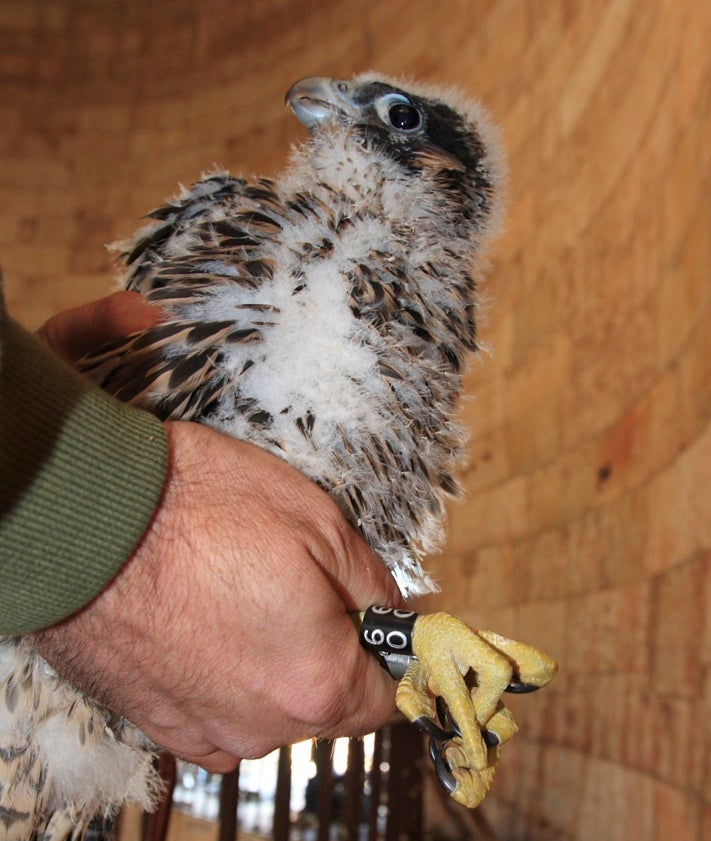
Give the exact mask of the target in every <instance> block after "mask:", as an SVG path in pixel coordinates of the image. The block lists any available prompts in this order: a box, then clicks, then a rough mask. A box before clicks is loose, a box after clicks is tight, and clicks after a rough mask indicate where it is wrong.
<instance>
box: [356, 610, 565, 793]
mask: <svg viewBox="0 0 711 841" xmlns="http://www.w3.org/2000/svg"><path fill="white" fill-rule="evenodd" d="M361 622H362V625H361V641H362V642H363V644H364V645H365V646H366V647H367V648H369V649H370V650H372V651H374V652H375V653H376V654H378V655H379V656H381V657H382V658H383V660H384V662H385V664H386V666H387V667H388V668H389V669H390V671H391V672H393V668H392V666H393V665H394V666H395V667H396V668H398V669H399V670H400V673H399V674H396V676H397V677H400V676H401V675H402V679H401V681H400V685H399V686H398V690H397V705H398V708H399V709H400V711H401V712H402V713H403V714H404V715H405V716H406V717H407V718H409V719H410V721H413V722H414V723H416V724H418V725H419V726H420V727H422V729H424V730H425V731H426V732H428V733H429V734H430V737H431V741H430V751H431V754H432V758H433V760H434V762H435V767H436V769H437V774H438V777H439V778H440V781H441V782H442V783H443V785H444V786H445V787H446V788H447V789H448V790H449V791H450V793H451V794H452V797H453V798H454V799H455V800H457V801H458V802H460V803H464V804H465V805H467V806H469V807H474V806H477V805H478V804H479V803H480V802H481V801H482V800H483V798H484V797H485V796H486V793H487V791H488V789H489V786H490V785H491V781H492V779H493V774H494V770H495V766H496V762H497V760H498V758H499V751H500V747H501V745H503V744H504V743H505V742H507V741H508V740H509V739H510V738H511V737H512V736H513V735H514V733H515V732H516V729H517V728H516V725H515V723H514V721H513V719H512V718H511V715H510V714H509V712H508V710H507V709H506V708H505V707H504V705H503V704H502V702H501V696H502V695H503V693H504V692H506V691H509V692H530V691H532V690H534V689H538V688H539V687H541V686H545V685H546V684H547V683H548V682H549V681H550V680H551V678H552V677H553V675H554V674H555V672H556V670H557V665H556V663H555V661H554V660H552V659H551V658H550V657H548V655H546V654H544V653H543V652H541V651H538V650H537V649H535V648H532V647H531V646H528V645H524V644H522V643H519V642H515V641H514V640H510V639H507V638H506V637H502V636H501V635H499V634H495V633H493V632H491V631H476V630H473V629H472V628H469V627H468V626H467V625H465V624H464V622H462V621H461V620H459V619H456V618H454V617H453V616H449V615H448V614H446V613H435V614H429V615H420V616H418V615H417V614H415V613H413V612H411V611H402V610H394V609H392V608H382V607H380V608H378V607H373V608H369V609H368V610H367V611H366V612H365V613H364V614H361ZM403 666H404V667H405V671H404V674H402V671H401V669H402V667H403Z"/></svg>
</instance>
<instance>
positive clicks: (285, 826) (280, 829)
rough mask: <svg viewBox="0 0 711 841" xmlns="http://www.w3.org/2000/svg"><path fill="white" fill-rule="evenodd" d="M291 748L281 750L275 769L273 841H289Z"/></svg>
mask: <svg viewBox="0 0 711 841" xmlns="http://www.w3.org/2000/svg"><path fill="white" fill-rule="evenodd" d="M290 803H291V748H290V747H285V748H281V750H280V751H279V764H278V767H277V784H276V795H275V799H274V825H273V828H272V838H273V839H274V841H289V828H290V826H291V813H290Z"/></svg>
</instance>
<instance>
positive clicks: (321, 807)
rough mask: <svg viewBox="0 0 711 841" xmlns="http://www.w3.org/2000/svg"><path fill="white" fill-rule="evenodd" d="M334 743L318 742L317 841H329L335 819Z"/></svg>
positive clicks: (321, 740)
mask: <svg viewBox="0 0 711 841" xmlns="http://www.w3.org/2000/svg"><path fill="white" fill-rule="evenodd" d="M332 751H333V742H331V741H329V740H328V739H320V740H319V741H318V742H316V747H315V751H314V754H315V762H316V774H317V777H318V796H317V805H316V817H317V818H318V835H317V838H316V841H329V829H330V826H331V819H332V818H333V758H332Z"/></svg>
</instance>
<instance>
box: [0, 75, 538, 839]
mask: <svg viewBox="0 0 711 841" xmlns="http://www.w3.org/2000/svg"><path fill="white" fill-rule="evenodd" d="M287 103H288V104H289V106H290V107H291V108H292V110H293V111H294V113H295V114H296V116H297V117H298V118H299V119H300V120H301V122H302V123H304V124H305V125H306V126H307V128H308V129H309V131H310V139H309V141H308V142H307V143H305V144H304V145H303V146H301V147H300V148H297V149H296V150H295V151H294V153H293V156H292V159H291V162H290V165H289V166H288V168H287V169H286V171H285V172H284V173H283V174H282V175H281V176H279V177H278V178H277V179H276V180H270V179H266V178H256V179H247V178H234V177H231V176H230V175H228V174H227V173H223V172H217V173H213V174H210V175H208V176H207V177H205V178H204V179H203V180H201V181H200V182H198V183H197V184H195V185H193V186H192V187H191V188H190V189H187V190H184V191H183V192H182V194H181V195H180V196H179V197H178V198H176V199H174V200H172V201H169V202H168V203H166V204H165V205H164V206H163V207H161V208H159V209H158V210H155V211H154V212H153V213H152V214H151V216H152V222H151V223H150V224H149V225H148V226H147V227H145V228H143V229H141V230H140V231H138V233H137V234H136V235H135V236H134V238H133V239H132V240H130V241H129V242H127V243H124V244H122V245H121V246H120V250H121V256H122V260H123V262H124V264H125V266H126V277H125V285H126V287H127V288H129V289H135V290H138V291H140V292H142V293H143V294H145V295H146V296H147V298H148V299H149V300H150V301H153V302H155V303H156V304H157V305H159V306H160V307H161V308H162V309H163V310H164V311H165V312H166V313H167V320H165V321H163V322H162V323H161V324H160V325H158V326H156V327H154V328H152V329H150V330H148V331H146V332H144V333H141V334H138V335H134V336H130V337H128V338H127V339H124V340H121V341H118V342H114V343H113V344H112V345H110V346H107V347H106V348H104V349H103V350H102V351H101V352H99V353H97V354H95V355H93V356H92V357H91V358H89V359H87V360H85V365H84V367H85V370H86V372H87V374H88V375H89V376H91V377H92V378H93V379H94V380H95V381H96V382H98V383H99V384H101V385H102V386H103V387H104V388H106V389H107V390H108V391H110V392H111V393H113V394H114V395H116V396H117V397H118V398H120V399H122V400H125V401H130V402H132V403H134V404H136V405H138V406H143V407H145V408H147V409H150V410H151V411H153V412H155V413H156V414H157V415H158V416H159V417H161V418H163V419H183V420H193V421H197V422H200V423H205V424H208V425H209V426H211V427H214V428H216V429H219V430H221V431H223V432H226V433H228V434H230V435H233V436H236V437H238V438H243V439H246V440H248V441H251V442H253V443H255V444H258V445H259V446H262V447H264V448H266V449H267V450H270V451H271V452H273V453H276V454H278V455H279V456H281V457H282V458H284V459H286V460H287V461H288V462H290V463H291V464H292V465H294V466H295V467H297V468H299V469H300V470H301V471H303V472H304V473H305V474H306V475H307V476H309V477H311V478H312V479H313V480H315V481H316V482H318V484H319V485H321V486H322V487H323V488H325V489H326V490H327V491H328V492H329V493H330V494H331V495H332V496H333V497H334V498H335V499H336V500H337V502H338V503H339V505H340V507H341V508H342V510H343V511H344V512H345V514H346V516H347V517H348V519H349V520H350V521H351V523H353V525H354V526H356V527H357V528H359V529H360V530H361V532H362V533H363V534H364V536H365V537H366V539H367V540H368V541H369V542H370V544H371V545H372V546H373V548H374V549H375V551H376V552H377V553H378V554H379V555H380V556H381V557H382V559H383V560H384V562H385V563H386V564H387V565H388V567H389V568H390V569H391V570H392V573H393V575H394V576H395V578H396V580H397V582H398V584H399V586H400V588H401V590H402V591H403V593H405V594H406V595H410V594H417V593H423V592H426V591H430V590H432V589H434V585H433V582H432V581H431V579H430V578H429V577H428V576H427V574H426V573H425V572H424V571H423V568H422V565H421V559H422V557H423V556H424V555H425V554H427V553H428V552H431V551H432V550H434V549H435V548H436V547H437V546H438V545H439V542H440V538H441V536H442V522H443V518H444V503H445V500H446V498H447V497H448V496H450V495H452V494H454V493H455V491H456V485H455V480H454V478H453V474H454V471H455V468H456V466H457V462H458V459H459V457H460V448H461V445H462V433H461V431H460V430H459V429H458V428H457V427H456V425H454V424H453V422H452V414H453V411H454V408H455V400H456V397H457V395H458V392H459V390H460V387H461V383H462V366H463V362H464V359H465V356H466V354H467V353H468V352H470V351H474V350H475V349H476V330H475V321H474V315H475V307H476V284H475V280H474V275H473V272H477V271H478V270H479V269H480V263H479V260H480V254H481V251H482V247H483V246H484V245H485V243H486V241H487V240H488V239H489V237H490V235H491V233H492V231H493V230H494V229H495V228H496V225H497V222H498V219H499V216H500V212H501V198H500V187H501V183H502V177H503V165H502V157H501V154H500V152H499V146H498V142H497V139H496V134H495V132H494V130H493V129H492V127H491V125H490V123H489V121H488V119H487V117H486V116H485V115H484V113H483V112H482V110H481V109H480V108H479V107H478V106H476V105H471V104H468V103H466V102H465V101H464V100H462V99H461V98H460V97H458V96H456V95H453V94H452V93H451V92H447V91H444V90H442V89H438V88H428V87H421V86H408V88H407V90H404V89H403V88H402V87H400V86H399V84H398V83H397V82H395V81H393V80H390V79H387V78H384V77H377V76H373V75H368V76H361V77H357V78H356V79H354V80H352V81H334V80H330V79H326V78H313V79H306V80H303V81H301V82H298V83H297V84H296V85H294V86H293V87H292V88H291V90H290V91H289V92H288V94H287ZM497 639H498V640H499V641H501V640H502V639H503V638H497ZM506 642H507V641H503V644H501V645H499V643H497V641H496V640H494V642H493V643H491V644H492V645H493V646H494V648H492V649H491V650H492V651H493V652H494V656H495V657H497V658H498V659H499V660H500V661H501V663H503V665H504V668H503V672H502V674H504V678H503V683H501V685H500V686H499V687H498V689H497V693H499V694H500V692H501V691H502V690H503V687H505V685H506V683H507V681H508V680H509V678H510V677H511V671H512V665H511V664H512V663H514V664H515V662H516V661H515V653H514V654H512V653H511V651H509V650H507V649H506V644H505V643H506ZM497 645H498V648H497ZM526 656H527V655H525V654H524V657H523V660H526ZM522 662H523V661H522ZM468 668H469V666H468V665H466V666H464V667H460V671H461V672H462V674H464V673H465V672H466V670H467V669H468ZM536 668H537V667H534V671H535V669H536ZM526 669H527V666H526V665H525V663H524V664H523V666H522V667H521V668H520V669H519V672H520V673H521V675H523V676H524V677H525V673H526ZM514 671H516V669H515V668H514ZM417 680H418V681H419V682H420V684H422V681H423V680H424V681H425V683H426V679H425V678H423V677H422V675H419V677H418V678H417ZM0 681H1V682H2V686H0V694H1V695H2V697H4V698H5V702H4V704H3V703H0V739H2V741H1V742H0V825H2V827H3V828H4V830H5V833H6V835H5V837H6V838H8V839H30V838H34V837H42V838H46V839H51V841H59V839H63V838H65V837H67V836H69V835H71V836H72V837H81V835H82V834H83V831H84V829H85V828H86V826H87V825H88V823H89V821H90V820H91V818H92V817H93V816H94V815H95V814H104V815H110V814H111V813H113V812H115V811H116V810H117V809H118V808H119V807H120V805H121V804H122V803H123V802H126V801H132V802H136V803H138V804H139V805H141V806H144V807H149V806H150V805H151V802H152V800H153V799H154V796H155V792H156V786H157V781H156V779H155V776H154V772H153V768H152V758H153V756H154V746H152V745H150V744H149V743H148V741H147V740H146V738H145V737H144V736H143V734H142V733H140V731H138V730H137V728H135V727H134V726H133V725H131V724H130V723H129V722H127V721H125V720H123V719H119V718H117V717H116V716H115V715H112V713H111V712H110V711H108V710H106V709H104V708H102V707H100V706H99V705H97V704H95V703H94V702H93V701H91V699H88V698H86V697H85V696H83V695H81V694H79V693H77V692H76V691H75V690H74V689H73V688H72V687H71V686H69V685H68V684H67V683H66V682H65V681H63V680H61V679H60V678H59V677H58V676H57V675H56V674H55V673H54V672H53V670H52V669H51V668H50V667H49V666H48V665H47V664H46V663H45V662H44V661H43V660H42V659H41V658H40V657H39V656H38V655H37V653H36V652H34V650H33V649H32V648H31V646H30V645H29V643H28V642H27V641H26V640H24V639H21V638H13V639H6V640H4V641H3V642H2V646H1V648H0ZM415 682H417V681H415ZM534 682H535V680H534ZM541 682H544V681H543V680H541ZM462 685H463V684H462ZM419 688H420V689H422V686H420V687H419ZM3 690H4V691H3ZM438 691H439V690H438ZM463 691H464V692H465V693H466V692H468V690H466V688H465V689H464V690H463ZM495 694H496V693H495ZM412 697H413V696H410V700H411V698H412ZM467 697H468V696H467ZM497 700H498V694H496V697H495V698H494V697H489V698H488V700H487V705H486V712H485V714H484V713H482V712H481V709H480V708H479V707H476V704H475V705H474V707H473V709H474V712H473V713H472V718H473V719H474V718H475V715H476V716H480V715H481V716H483V718H482V720H479V718H476V721H475V724H476V730H475V735H474V740H475V741H477V747H476V750H475V751H474V753H473V754H471V755H469V758H468V759H467V758H465V759H464V760H462V761H460V762H459V763H458V764H459V765H462V767H463V768H464V772H466V770H467V768H468V767H470V766H471V765H472V763H474V764H476V765H477V772H476V773H478V771H479V770H481V769H482V768H484V767H485V766H491V764H492V763H491V762H490V761H489V760H487V757H486V749H484V754H482V745H483V744H484V743H483V742H482V745H479V744H478V742H479V741H481V728H484V727H485V726H487V722H489V721H491V722H496V721H497V720H498V721H499V723H500V725H501V726H500V727H499V731H500V732H499V733H498V738H499V741H500V742H501V741H505V740H506V738H508V736H509V735H510V734H511V733H512V732H513V729H515V728H513V725H512V723H511V722H510V719H508V717H507V715H506V714H505V711H503V710H502V708H501V705H500V704H497ZM414 706H415V709H414V712H413V713H412V717H415V718H417V717H421V716H422V714H423V711H424V713H427V712H428V711H429V710H430V707H428V706H427V704H426V703H424V702H422V701H420V702H417V701H416V702H414ZM489 726H490V727H492V728H494V725H493V724H491V725H489ZM512 728H513V729H512ZM494 729H495V728H494ZM460 742H461V740H460ZM457 750H462V746H461V744H459V743H458V745H457V746H455V753H456V751H457ZM465 752H466V751H465ZM470 753H471V752H470ZM452 756H454V754H452ZM482 756H483V758H482ZM472 757H473V758H472ZM454 764H456V762H455V763H454ZM450 765H452V760H450ZM486 787H488V783H487V784H486ZM481 796H483V795H481ZM477 797H479V799H480V796H479V795H477ZM477 802H478V801H477ZM43 833H44V834H43Z"/></svg>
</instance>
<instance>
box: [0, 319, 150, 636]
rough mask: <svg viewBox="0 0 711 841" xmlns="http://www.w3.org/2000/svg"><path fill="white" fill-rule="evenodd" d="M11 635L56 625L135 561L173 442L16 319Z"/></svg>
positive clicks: (3, 568)
mask: <svg viewBox="0 0 711 841" xmlns="http://www.w3.org/2000/svg"><path fill="white" fill-rule="evenodd" d="M0 378H1V382H0V394H1V396H2V406H1V407H0V428H1V432H2V441H3V446H2V452H1V453H0V461H1V462H2V475H3V477H4V483H3V489H2V499H1V502H2V505H0V512H1V515H0V516H1V517H2V527H1V528H0V582H1V584H2V589H3V591H4V592H12V593H13V599H12V600H6V604H5V605H4V606H3V608H2V610H1V611H0V633H19V632H25V631H29V630H33V629H36V628H39V627H44V626H46V625H49V624H52V623H54V622H56V621H58V620H60V619H62V618H64V617H65V616H67V615H70V614H71V613H73V612H74V611H76V610H77V609H79V608H80V607H81V606H82V605H84V604H86V603H87V602H88V601H90V600H91V599H92V598H93V597H94V596H95V595H96V594H97V593H98V592H100V591H101V589H102V588H103V587H104V586H105V585H106V583H107V582H108V581H109V580H110V579H111V578H112V577H113V576H114V575H115V574H116V572H117V570H118V569H119V568H120V567H121V565H122V564H123V563H124V562H125V560H126V559H127V558H128V557H130V555H131V553H132V551H133V549H134V547H135V546H136V544H137V543H138V542H139V540H140V539H141V536H142V534H143V533H144V531H145V530H146V528H147V526H148V524H149V523H150V521H151V518H152V517H153V513H154V511H155V509H156V506H157V504H158V501H159V499H160V497H161V493H162V490H163V484H164V481H165V476H166V469H167V467H166V465H167V438H166V435H165V433H164V431H163V428H162V426H161V424H160V423H159V422H158V421H157V420H156V419H155V418H153V417H152V416H151V415H149V414H147V413H145V412H142V411H139V410H137V409H134V408H131V407H128V406H124V405H123V404H120V403H119V402H118V401H116V400H114V399H112V398H110V397H108V396H107V395H105V394H104V393H103V392H101V391H100V390H99V389H97V388H96V387H94V386H92V385H91V384H89V383H88V382H87V381H86V380H84V379H83V378H82V377H80V376H79V375H78V374H77V373H76V372H75V371H74V370H73V369H72V368H71V367H69V366H68V365H66V364H65V363H63V362H61V361H60V360H59V359H57V358H56V357H55V356H54V355H53V354H52V353H50V352H49V351H48V350H47V349H46V348H45V347H44V346H43V345H42V344H41V343H40V342H38V341H37V340H36V339H35V338H34V337H33V336H31V335H30V334H29V333H27V332H26V331H24V330H23V329H22V328H20V327H19V326H18V325H16V324H14V323H13V322H11V321H8V322H7V323H6V325H5V330H4V335H3V364H2V368H1V369H0Z"/></svg>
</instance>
